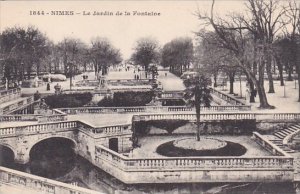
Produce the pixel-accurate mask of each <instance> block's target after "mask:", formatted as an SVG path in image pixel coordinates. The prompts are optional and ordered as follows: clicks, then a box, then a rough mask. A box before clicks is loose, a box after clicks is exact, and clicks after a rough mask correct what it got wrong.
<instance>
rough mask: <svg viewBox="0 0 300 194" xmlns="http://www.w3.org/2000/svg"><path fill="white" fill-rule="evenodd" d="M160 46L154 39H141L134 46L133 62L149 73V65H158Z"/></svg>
mask: <svg viewBox="0 0 300 194" xmlns="http://www.w3.org/2000/svg"><path fill="white" fill-rule="evenodd" d="M158 49H159V46H158V42H157V41H156V40H155V39H153V38H149V37H147V38H141V39H139V40H137V42H136V45H135V46H134V48H133V50H134V52H133V54H132V56H131V60H132V61H133V62H134V63H135V64H136V65H141V66H142V67H144V69H145V71H146V72H148V68H149V65H150V64H151V63H158V57H159V51H158Z"/></svg>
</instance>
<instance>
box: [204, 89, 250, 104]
mask: <svg viewBox="0 0 300 194" xmlns="http://www.w3.org/2000/svg"><path fill="white" fill-rule="evenodd" d="M210 91H211V93H212V94H214V95H216V96H218V97H219V98H221V99H223V100H225V101H227V102H228V103H230V104H233V105H246V103H245V102H243V101H242V100H240V99H237V98H235V97H233V96H230V95H229V94H226V93H224V92H221V91H219V90H217V89H215V88H210Z"/></svg>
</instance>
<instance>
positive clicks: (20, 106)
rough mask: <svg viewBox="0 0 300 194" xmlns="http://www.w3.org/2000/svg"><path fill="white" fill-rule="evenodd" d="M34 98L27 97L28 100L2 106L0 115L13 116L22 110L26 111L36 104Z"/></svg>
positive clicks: (21, 99) (24, 99) (23, 99)
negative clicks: (28, 107) (12, 114)
mask: <svg viewBox="0 0 300 194" xmlns="http://www.w3.org/2000/svg"><path fill="white" fill-rule="evenodd" d="M33 99H34V98H33V96H30V97H27V98H20V99H19V100H16V102H15V103H14V104H9V105H7V106H2V107H1V108H0V115H3V114H11V113H14V112H15V111H18V110H20V109H24V108H26V107H27V106H30V105H32V104H33V103H34V100H33Z"/></svg>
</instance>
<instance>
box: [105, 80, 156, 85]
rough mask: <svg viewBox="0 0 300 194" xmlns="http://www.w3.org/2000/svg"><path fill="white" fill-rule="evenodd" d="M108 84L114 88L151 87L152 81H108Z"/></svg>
mask: <svg viewBox="0 0 300 194" xmlns="http://www.w3.org/2000/svg"><path fill="white" fill-rule="evenodd" d="M106 83H107V84H108V85H113V86H118V85H123V86H136V85H151V81H149V79H110V80H106Z"/></svg>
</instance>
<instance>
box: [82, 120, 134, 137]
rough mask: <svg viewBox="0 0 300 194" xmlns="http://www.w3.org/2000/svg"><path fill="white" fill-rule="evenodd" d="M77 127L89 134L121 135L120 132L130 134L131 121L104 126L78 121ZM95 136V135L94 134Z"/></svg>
mask: <svg viewBox="0 0 300 194" xmlns="http://www.w3.org/2000/svg"><path fill="white" fill-rule="evenodd" d="M77 126H78V128H79V129H81V130H83V131H85V132H89V133H90V134H92V135H93V136H94V135H97V134H100V135H102V136H103V135H121V134H125V133H128V134H131V133H132V132H131V123H130V124H121V125H112V126H105V127H95V126H93V125H91V124H87V123H85V122H78V124H77ZM94 137H97V136H94Z"/></svg>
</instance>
